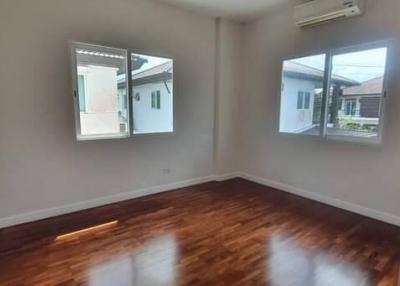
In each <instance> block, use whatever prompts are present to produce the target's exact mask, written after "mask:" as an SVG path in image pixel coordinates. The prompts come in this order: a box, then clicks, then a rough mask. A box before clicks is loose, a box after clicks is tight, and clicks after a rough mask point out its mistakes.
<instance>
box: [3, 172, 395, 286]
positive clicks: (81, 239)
mask: <svg viewBox="0 0 400 286" xmlns="http://www.w3.org/2000/svg"><path fill="white" fill-rule="evenodd" d="M88 228H89V229H88ZM83 229H85V231H82V232H79V231H80V230H83ZM77 231H78V232H77ZM71 232H73V234H70V233H71ZM65 234H70V235H67V236H65ZM60 236H61V237H60ZM399 265H400V228H398V227H395V226H392V225H388V224H385V223H382V222H378V221H375V220H372V219H369V218H365V217H362V216H359V215H356V214H353V213H350V212H346V211H343V210H339V209H337V208H333V207H330V206H327V205H324V204H320V203H317V202H313V201H310V200H307V199H303V198H299V197H296V196H293V195H290V194H286V193H284V192H282V191H277V190H273V189H271V188H268V187H265V186H261V185H258V184H255V183H252V182H249V181H246V180H242V179H233V180H229V181H225V182H212V183H206V184H201V185H198V186H193V187H188V188H184V189H181V190H176V191H171V192H167V193H162V194H157V195H152V196H148V197H143V198H138V199H134V200H130V201H126V202H121V203H117V204H113V205H108V206H104V207H99V208H95V209H90V210H85V211H82V212H78V213H73V214H68V215H64V216H60V217H56V218H51V219H46V220H42V221H38V222H33V223H28V224H24V225H20V226H15V227H10V228H6V229H2V230H0V285H2V286H3V285H18V286H19V285H46V286H48V285H90V286H103V285H135V286H147V285H148V286H158V285H160V286H161V285H162V286H164V285H228V286H232V285H271V286H277V285H278V286H286V285H287V286H297V285H304V286H325V285H326V286H328V285H329V286H332V285H338V286H353V285H354V286H356V285H357V286H373V285H379V286H387V285H388V286H396V285H398V284H397V283H398V281H397V280H398V275H399V274H398V271H399Z"/></svg>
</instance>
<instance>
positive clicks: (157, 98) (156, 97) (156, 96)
mask: <svg viewBox="0 0 400 286" xmlns="http://www.w3.org/2000/svg"><path fill="white" fill-rule="evenodd" d="M151 108H153V109H161V92H160V91H159V90H157V91H153V92H152V93H151Z"/></svg>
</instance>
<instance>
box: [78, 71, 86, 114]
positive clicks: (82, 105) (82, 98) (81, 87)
mask: <svg viewBox="0 0 400 286" xmlns="http://www.w3.org/2000/svg"><path fill="white" fill-rule="evenodd" d="M78 95H79V111H80V112H85V111H86V94H85V77H84V76H83V75H78Z"/></svg>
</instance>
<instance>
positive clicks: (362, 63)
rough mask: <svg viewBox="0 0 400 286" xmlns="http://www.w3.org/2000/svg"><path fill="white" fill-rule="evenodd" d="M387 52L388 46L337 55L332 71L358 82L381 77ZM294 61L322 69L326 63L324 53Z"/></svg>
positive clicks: (334, 58)
mask: <svg viewBox="0 0 400 286" xmlns="http://www.w3.org/2000/svg"><path fill="white" fill-rule="evenodd" d="M386 53H387V48H379V49H371V50H366V51H361V52H352V53H346V54H341V55H335V56H334V57H333V69H332V73H333V74H335V75H339V76H343V77H346V78H348V79H351V80H356V81H358V82H365V81H367V80H370V79H373V78H377V77H380V76H382V75H383V74H384V72H385V71H384V69H385V63H386ZM292 61H293V62H296V63H300V64H303V65H306V66H310V67H313V68H317V69H320V70H322V69H323V68H324V63H325V61H324V55H317V56H311V57H304V58H299V59H295V60H292ZM360 70H362V72H360Z"/></svg>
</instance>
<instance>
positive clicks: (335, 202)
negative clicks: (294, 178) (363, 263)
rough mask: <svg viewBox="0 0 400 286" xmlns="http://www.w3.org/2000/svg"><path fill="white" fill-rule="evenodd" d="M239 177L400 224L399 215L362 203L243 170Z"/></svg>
mask: <svg viewBox="0 0 400 286" xmlns="http://www.w3.org/2000/svg"><path fill="white" fill-rule="evenodd" d="M239 177H241V178H243V179H246V180H249V181H252V182H255V183H258V184H261V185H265V186H268V187H271V188H274V189H277V190H282V191H285V192H288V193H291V194H294V195H297V196H300V197H304V198H307V199H310V200H314V201H318V202H321V203H324V204H327V205H331V206H334V207H337V208H340V209H344V210H347V211H350V212H353V213H357V214H360V215H363V216H366V217H370V218H373V219H376V220H380V221H383V222H387V223H390V224H393V225H396V226H400V217H399V216H396V215H393V214H390V213H386V212H382V211H378V210H375V209H371V208H368V207H365V206H362V205H358V204H354V203H350V202H346V201H342V200H339V199H335V198H332V197H328V196H325V195H321V194H318V193H315V192H311V191H307V190H304V189H300V188H297V187H294V186H291V185H287V184H283V183H280V182H277V181H274V180H269V179H265V178H261V177H257V176H253V175H250V174H247V173H243V172H239Z"/></svg>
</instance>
